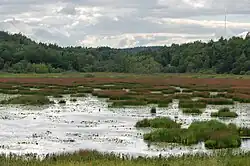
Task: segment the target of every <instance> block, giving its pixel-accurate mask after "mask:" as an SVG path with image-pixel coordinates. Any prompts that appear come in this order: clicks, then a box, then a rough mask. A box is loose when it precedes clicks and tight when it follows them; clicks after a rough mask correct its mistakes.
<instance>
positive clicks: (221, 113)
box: [211, 108, 238, 118]
mask: <svg viewBox="0 0 250 166" xmlns="http://www.w3.org/2000/svg"><path fill="white" fill-rule="evenodd" d="M211 117H227V118H236V117H238V114H237V113H236V112H231V111H230V109H229V108H221V109H220V110H219V111H218V112H213V113H211Z"/></svg>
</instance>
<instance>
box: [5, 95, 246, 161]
mask: <svg viewBox="0 0 250 166" xmlns="http://www.w3.org/2000/svg"><path fill="white" fill-rule="evenodd" d="M64 99H65V100H66V101H67V103H66V104H63V105H59V104H54V105H50V106H42V107H24V106H10V105H8V106H3V105H2V106H1V107H0V109H1V110H0V130H1V132H0V153H9V152H12V153H16V154H25V153H37V154H39V155H46V154H48V153H57V152H72V151H76V150H79V149H95V150H98V151H102V152H117V153H123V154H130V155H135V156H139V155H140V156H144V155H147V156H158V155H159V154H162V155H165V156H168V155H180V154H184V153H198V152H211V151H209V150H206V149H205V147H204V144H203V143H200V144H197V145H194V146H190V147H184V146H158V145H152V144H151V145H148V144H147V143H146V142H144V141H143V133H146V132H149V129H144V130H139V129H136V128H135V127H134V125H135V123H136V122H137V121H138V120H141V119H143V118H151V117H154V116H152V115H151V114H150V108H151V107H150V106H146V107H129V108H108V103H107V102H106V100H105V99H98V98H96V97H93V96H88V97H86V98H78V100H77V102H70V97H69V96H65V97H64ZM54 100H59V99H54ZM221 107H222V106H221ZM218 108H220V106H208V107H207V109H206V110H205V111H204V113H203V114H202V115H198V116H192V115H185V114H183V113H182V112H181V110H179V109H178V101H174V102H173V103H172V104H170V105H169V107H168V108H157V114H156V116H168V117H170V118H172V119H175V118H176V117H178V118H177V119H176V120H177V122H181V123H182V124H183V126H182V127H188V126H189V124H190V123H192V122H193V121H197V120H200V121H202V120H210V119H211V118H210V113H211V112H213V111H216V110H217V109H218ZM229 108H231V110H232V111H236V112H237V113H238V114H239V117H238V118H236V119H231V120H230V119H224V120H222V119H220V120H222V121H223V122H225V123H235V124H237V125H238V126H248V127H250V105H249V104H236V105H234V106H229ZM239 149H241V150H247V151H248V150H249V151H250V141H249V140H244V141H243V142H242V146H241V148H239ZM239 149H238V150H239ZM236 150H237V149H236Z"/></svg>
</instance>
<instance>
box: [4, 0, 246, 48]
mask: <svg viewBox="0 0 250 166" xmlns="http://www.w3.org/2000/svg"><path fill="white" fill-rule="evenodd" d="M225 9H226V10H225ZM249 9H250V1H249V0H237V1H236V0H61V1H57V0H0V30H3V31H8V32H10V33H20V32H21V33H22V34H24V35H26V36H28V37H30V38H31V39H33V40H35V41H37V42H45V43H56V44H58V45H60V46H84V47H99V46H109V47H114V48H125V47H137V46H156V45H171V44H172V43H177V44H179V43H186V42H193V41H196V40H202V41H208V40H211V39H213V40H216V39H218V38H220V37H221V36H235V35H237V34H240V33H242V32H244V31H248V30H249V31H250V22H249V20H250V10H249ZM225 11H226V12H225ZM225 13H227V29H226V31H225V21H224V20H225Z"/></svg>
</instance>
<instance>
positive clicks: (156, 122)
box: [135, 118, 180, 128]
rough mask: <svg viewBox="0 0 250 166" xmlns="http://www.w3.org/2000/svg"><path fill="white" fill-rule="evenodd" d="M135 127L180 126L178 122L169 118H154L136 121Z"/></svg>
mask: <svg viewBox="0 0 250 166" xmlns="http://www.w3.org/2000/svg"><path fill="white" fill-rule="evenodd" d="M135 127H152V128H180V124H178V123H176V122H175V121H173V120H172V119H170V118H154V119H143V120H141V121H138V122H137V123H136V125H135Z"/></svg>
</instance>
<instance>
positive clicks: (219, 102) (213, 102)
mask: <svg viewBox="0 0 250 166" xmlns="http://www.w3.org/2000/svg"><path fill="white" fill-rule="evenodd" d="M199 101H201V102H204V103H206V104H211V105H233V104H234V101H233V100H229V99H225V98H204V99H200V100H199Z"/></svg>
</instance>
